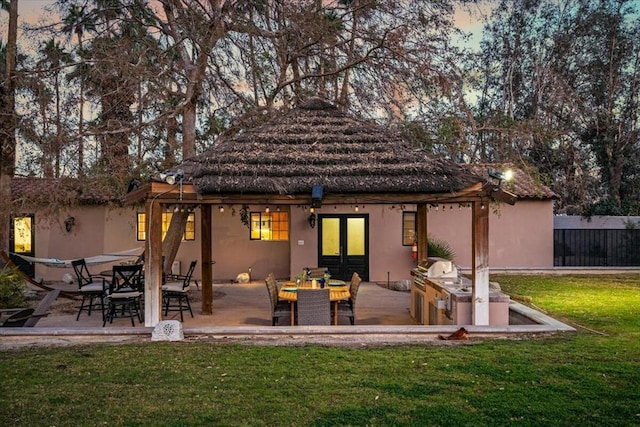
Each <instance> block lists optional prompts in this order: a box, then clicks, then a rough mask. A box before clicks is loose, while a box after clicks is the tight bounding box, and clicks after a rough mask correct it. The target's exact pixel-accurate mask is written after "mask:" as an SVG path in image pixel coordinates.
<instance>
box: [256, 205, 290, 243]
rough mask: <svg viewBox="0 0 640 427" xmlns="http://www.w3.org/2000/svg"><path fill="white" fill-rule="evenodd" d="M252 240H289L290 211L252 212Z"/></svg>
mask: <svg viewBox="0 0 640 427" xmlns="http://www.w3.org/2000/svg"><path fill="white" fill-rule="evenodd" d="M251 240H274V241H287V240H289V213H288V212H269V213H267V212H251Z"/></svg>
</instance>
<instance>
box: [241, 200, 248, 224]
mask: <svg viewBox="0 0 640 427" xmlns="http://www.w3.org/2000/svg"><path fill="white" fill-rule="evenodd" d="M240 221H242V223H243V224H244V225H245V226H246V227H247V228H250V227H249V206H247V205H242V208H241V209H240Z"/></svg>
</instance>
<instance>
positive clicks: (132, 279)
mask: <svg viewBox="0 0 640 427" xmlns="http://www.w3.org/2000/svg"><path fill="white" fill-rule="evenodd" d="M141 276H142V265H141V264H131V265H114V266H113V275H112V278H111V281H110V282H109V292H108V293H107V296H106V300H107V312H106V315H105V317H104V320H103V322H102V326H105V325H106V324H107V321H108V322H109V323H113V319H114V318H116V317H121V316H127V317H129V318H130V319H131V326H135V322H134V315H135V316H136V317H137V318H138V320H139V321H140V323H142V303H141V301H142V296H143V292H142V291H143V284H142V280H141ZM105 283H106V279H105Z"/></svg>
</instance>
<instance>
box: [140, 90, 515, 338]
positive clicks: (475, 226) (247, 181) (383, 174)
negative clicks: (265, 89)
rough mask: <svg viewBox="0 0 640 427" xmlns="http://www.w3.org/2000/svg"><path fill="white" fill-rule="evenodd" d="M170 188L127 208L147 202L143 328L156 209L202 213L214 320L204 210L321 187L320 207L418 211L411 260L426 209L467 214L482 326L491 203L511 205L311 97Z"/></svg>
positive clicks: (154, 260) (458, 170)
mask: <svg viewBox="0 0 640 427" xmlns="http://www.w3.org/2000/svg"><path fill="white" fill-rule="evenodd" d="M179 170H180V171H182V172H183V173H184V180H183V181H182V184H181V185H180V190H179V197H176V195H177V194H178V189H177V187H176V186H169V185H168V184H166V183H161V182H151V183H149V184H147V185H146V186H143V187H142V188H140V189H138V190H136V191H134V192H132V193H130V195H129V197H128V199H129V200H130V201H134V200H138V201H139V200H141V199H143V200H146V205H147V218H148V225H147V230H148V235H147V236H148V238H147V254H148V255H149V256H148V258H147V259H148V260H149V262H148V263H147V266H146V270H145V271H146V272H145V274H146V276H147V277H148V278H150V279H151V280H149V283H148V284H147V286H148V287H149V286H150V288H149V290H150V292H147V294H146V298H147V304H146V307H147V308H146V310H147V312H146V317H145V318H146V323H147V326H154V325H155V324H156V323H157V322H158V321H159V319H160V317H161V316H160V283H161V271H162V270H161V255H160V253H161V243H162V242H161V216H160V211H161V209H159V208H158V207H156V208H155V209H154V203H156V206H157V205H163V204H164V205H167V204H171V205H174V204H176V203H188V204H192V205H193V204H196V205H198V206H200V208H201V224H200V229H201V230H202V233H201V237H202V239H201V240H202V246H201V251H202V259H203V260H205V261H204V262H203V269H202V283H203V287H202V289H203V312H204V313H211V310H212V295H210V293H211V286H207V284H209V285H210V284H211V283H212V275H211V271H210V270H211V268H209V267H210V264H211V263H210V262H208V261H206V260H210V259H211V246H212V233H211V222H212V215H211V209H212V206H213V205H219V204H249V203H255V204H258V203H260V204H274V205H275V204H278V205H287V204H289V205H310V204H311V201H312V188H313V187H314V186H322V187H323V192H322V193H323V194H322V202H323V203H327V204H334V205H337V204H343V205H344V204H354V203H356V204H357V203H367V204H385V203H388V204H392V203H411V204H416V205H417V213H416V231H417V236H418V257H419V259H424V258H426V255H427V241H426V236H427V211H428V206H429V204H430V203H456V202H459V203H469V204H471V206H472V211H473V215H472V217H473V218H472V234H473V238H472V240H473V242H472V253H473V257H472V258H473V262H472V269H473V273H472V282H473V289H474V295H473V300H474V301H475V303H474V310H473V312H474V314H473V320H474V324H478V325H483V324H488V317H489V314H488V313H489V299H488V295H489V271H488V265H489V264H488V248H489V243H488V236H489V234H488V230H489V221H488V218H489V214H488V211H489V209H486V208H485V203H487V202H489V201H490V200H491V199H497V200H500V201H503V202H505V201H506V202H508V203H514V202H515V196H513V195H512V194H510V193H508V192H505V191H503V190H502V189H501V188H500V187H499V185H497V184H496V183H494V182H490V181H488V180H487V179H485V178H483V177H482V176H480V175H476V174H474V173H473V172H472V171H471V169H470V168H468V167H464V166H461V165H458V164H455V163H454V162H451V161H449V160H445V159H435V158H433V157H432V156H430V155H428V154H427V153H426V152H424V151H422V150H419V149H416V148H413V147H411V146H410V145H409V144H407V143H406V142H405V141H404V140H403V139H402V138H401V137H400V135H399V134H397V133H394V132H392V131H390V130H389V129H385V128H382V127H380V126H378V125H375V124H373V123H370V122H366V121H363V120H359V119H356V118H354V117H352V116H349V115H347V114H345V113H343V112H341V111H340V110H339V109H337V108H336V107H334V106H333V105H331V104H329V103H328V102H326V101H323V100H321V99H318V98H312V99H309V100H307V101H306V102H304V103H302V104H301V105H299V106H298V107H297V108H295V109H293V110H291V111H289V112H288V113H286V114H284V115H282V116H280V117H278V118H275V119H273V120H270V121H268V122H266V123H265V124H263V125H261V126H258V127H256V128H254V129H250V130H247V131H244V132H242V133H240V134H238V135H236V136H234V137H231V138H227V139H224V140H221V141H218V142H216V143H215V144H214V145H213V146H212V147H211V148H210V149H209V150H207V151H205V152H204V153H202V154H199V155H197V156H195V157H193V158H190V159H187V160H185V161H184V162H183V164H182V165H180V166H179V167H178V168H176V169H174V172H177V171H179Z"/></svg>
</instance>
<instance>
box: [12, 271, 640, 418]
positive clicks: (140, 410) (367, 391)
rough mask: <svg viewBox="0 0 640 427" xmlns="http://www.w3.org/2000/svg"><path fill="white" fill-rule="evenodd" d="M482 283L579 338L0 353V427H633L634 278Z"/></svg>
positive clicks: (636, 392) (638, 359)
mask: <svg viewBox="0 0 640 427" xmlns="http://www.w3.org/2000/svg"><path fill="white" fill-rule="evenodd" d="M491 280H493V281H498V282H500V284H501V285H502V287H503V289H504V290H505V291H507V292H510V293H513V294H518V295H527V296H531V297H532V301H533V303H534V304H535V305H536V306H539V307H541V308H543V309H544V310H546V311H548V312H549V313H550V314H552V315H554V316H556V317H559V318H562V319H563V320H565V321H568V322H570V323H573V324H580V325H582V326H584V327H586V328H588V329H579V332H578V333H577V334H569V335H562V336H552V337H537V338H532V339H519V340H504V339H503V340H480V341H470V342H466V343H460V344H456V345H432V344H428V343H426V344H425V345H424V346H395V347H377V348H375V347H367V346H362V347H361V348H334V347H323V346H300V347H284V346H283V347H278V346H271V347H260V346H251V345H247V346H245V345H240V344H228V345H227V344H213V343H206V342H189V343H188V342H179V343H167V342H158V343H140V344H125V345H113V344H111V345H90V346H76V347H62V348H33V349H20V350H11V351H4V352H0V408H1V409H0V425H20V426H22V425H25V426H26V425H29V426H39V425H56V426H66V425H69V426H70V425H73V426H79V425H90V426H95V425H102V424H104V425H115V426H118V425H127V426H147V425H151V426H193V425H207V426H208V425H233V426H236V425H238V426H242V425H247V426H263V425H264V426H281V425H292V426H293V425H295V426H334V425H340V426H365V425H368V426H458V425H473V426H494V425H524V426H538V425H544V426H546V425H559V426H574V425H580V426H581V427H583V426H604V425H606V426H632V425H640V408H639V407H638V401H640V339H639V338H640V336H639V334H640V324H639V322H640V320H639V314H640V276H598V277H589V276H575V277H572V276H565V277H559V276H503V277H492V278H491ZM592 331H597V333H595V332H592Z"/></svg>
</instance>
